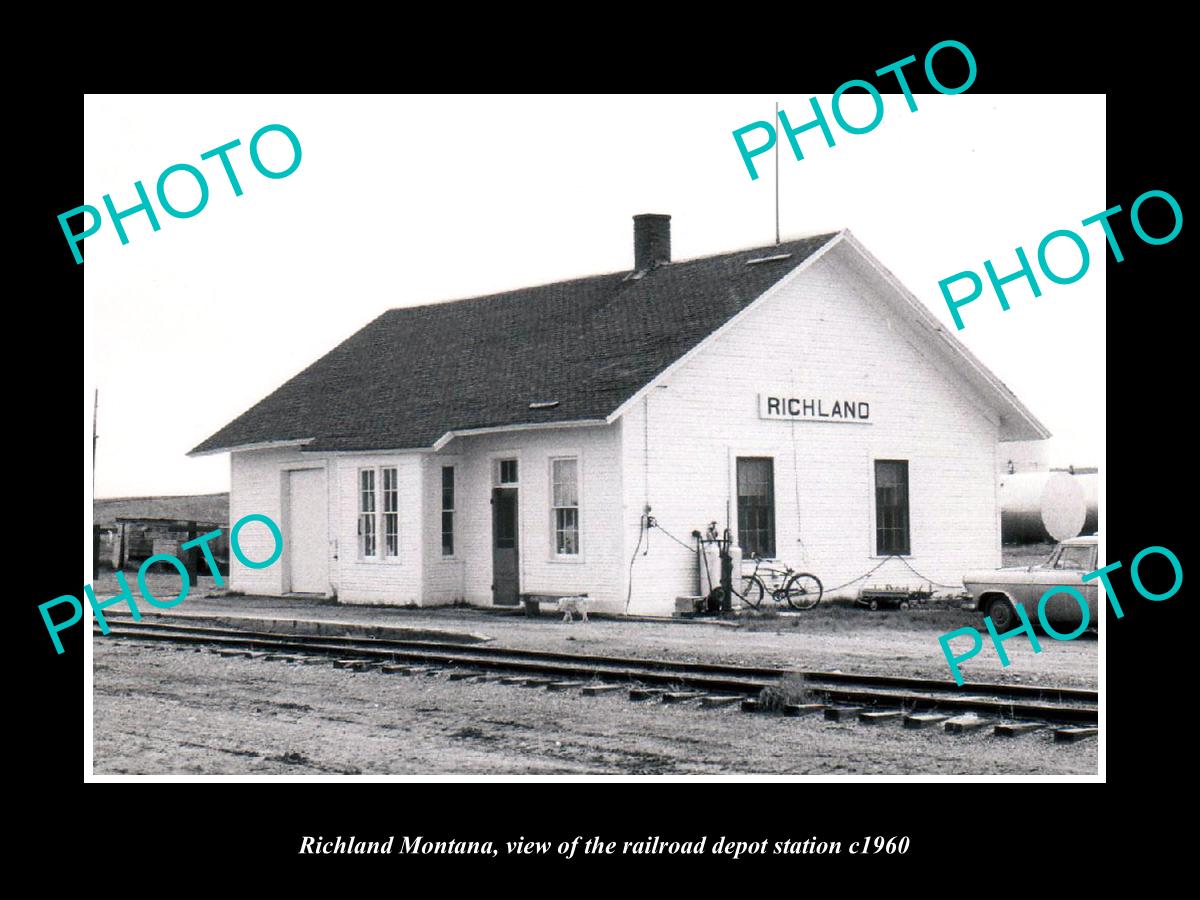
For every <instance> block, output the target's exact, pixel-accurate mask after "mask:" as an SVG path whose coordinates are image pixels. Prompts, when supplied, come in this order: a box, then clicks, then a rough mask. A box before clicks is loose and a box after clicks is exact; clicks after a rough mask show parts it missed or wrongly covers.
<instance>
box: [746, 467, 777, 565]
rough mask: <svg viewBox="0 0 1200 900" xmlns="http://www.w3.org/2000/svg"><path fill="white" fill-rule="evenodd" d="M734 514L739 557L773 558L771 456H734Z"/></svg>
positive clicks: (773, 478)
mask: <svg viewBox="0 0 1200 900" xmlns="http://www.w3.org/2000/svg"><path fill="white" fill-rule="evenodd" d="M737 515H738V546H739V547H741V548H742V554H743V555H744V556H746V557H749V556H750V555H751V554H754V553H757V554H758V555H759V556H765V557H767V558H774V556H775V460H774V459H772V458H771V457H769V456H739V457H738V460H737Z"/></svg>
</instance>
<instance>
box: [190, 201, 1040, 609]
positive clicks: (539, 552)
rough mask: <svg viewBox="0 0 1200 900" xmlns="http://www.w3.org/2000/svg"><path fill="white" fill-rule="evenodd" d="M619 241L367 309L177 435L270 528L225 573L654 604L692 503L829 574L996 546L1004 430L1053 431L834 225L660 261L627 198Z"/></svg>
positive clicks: (277, 581) (288, 586)
mask: <svg viewBox="0 0 1200 900" xmlns="http://www.w3.org/2000/svg"><path fill="white" fill-rule="evenodd" d="M634 257H635V258H634V265H633V268H632V269H631V270H629V271H625V272H617V273H613V274H607V275H598V276H594V277H590V278H582V279H577V280H573V281H567V282H562V283H559V284H551V285H544V286H541V287H533V288H528V289H524V290H518V291H512V292H508V293H504V294H496V295H493V296H488V297H479V298H475V299H470V300H460V301H455V302H449V303H437V304H431V305H426V306H418V307H405V308H400V309H393V310H390V311H388V312H385V313H384V314H383V315H381V316H379V318H377V319H376V320H375V321H373V322H371V323H370V324H368V325H367V326H366V327H364V328H363V329H362V330H361V331H359V332H358V333H357V334H355V335H353V336H352V337H350V338H349V339H347V340H346V341H345V342H343V343H342V344H340V345H339V346H337V347H335V348H334V349H333V350H331V351H330V352H329V353H328V354H327V355H325V356H324V357H322V358H321V359H319V360H317V361H316V362H314V363H313V364H312V365H311V366H309V367H308V368H307V369H305V370H304V371H303V372H301V373H300V374H299V375H297V376H295V377H294V378H292V379H291V380H290V381H288V382H287V383H286V384H284V385H283V386H282V387H281V388H279V389H278V390H277V391H275V392H274V393H273V394H271V395H270V396H268V397H266V398H265V399H264V400H262V401H261V402H260V403H258V404H257V405H256V406H254V407H253V408H251V409H250V410H248V411H247V412H245V413H244V414H242V415H241V416H239V417H238V418H237V419H235V420H234V421H233V422H231V423H229V424H228V425H226V426H225V427H224V428H222V429H221V430H220V431H218V432H217V433H216V434H214V435H213V436H212V437H210V438H208V439H207V440H206V441H204V442H203V443H202V444H200V445H199V446H198V447H196V448H195V450H193V451H192V453H193V454H201V453H218V452H228V453H229V454H230V458H231V469H232V475H231V492H230V520H231V521H237V520H238V519H240V518H241V517H242V516H245V515H248V514H251V513H265V514H266V515H268V516H270V517H271V518H272V519H274V520H275V521H276V522H278V523H279V525H280V528H281V530H282V533H283V536H284V550H283V555H282V557H281V559H280V560H279V562H278V563H277V564H275V565H272V566H270V567H269V568H266V569H261V570H255V569H249V568H247V567H245V566H243V565H241V564H240V563H239V562H238V561H237V560H233V561H232V569H231V573H230V581H231V585H232V587H233V588H235V589H237V590H241V591H244V592H246V593H248V594H249V593H255V594H285V593H311V594H319V595H324V596H336V597H337V598H338V599H339V600H340V601H343V602H346V603H382V604H418V605H437V604H447V603H453V602H456V601H466V602H468V603H472V604H480V605H492V604H500V605H508V604H514V603H516V602H517V598H518V597H519V595H521V594H524V593H535V594H537V593H541V594H572V593H587V594H588V595H589V598H590V599H591V602H592V606H593V608H594V609H601V610H609V611H613V612H622V611H626V610H627V611H628V612H630V613H650V614H668V613H670V612H671V611H672V610H673V609H674V606H675V604H674V599H675V597H676V596H679V595H684V594H694V593H696V592H697V580H698V566H697V558H696V555H695V554H694V553H691V552H689V551H688V550H687V549H686V548H685V547H682V546H680V545H679V544H677V543H675V542H674V541H672V540H671V539H670V538H669V537H667V534H668V533H669V534H670V535H673V536H675V537H676V538H678V539H680V540H681V541H683V542H684V543H685V544H691V533H692V532H693V530H701V531H703V530H704V529H705V527H706V526H707V524H708V523H709V522H711V521H716V522H718V523H719V525H720V526H721V527H722V528H723V527H724V526H725V524H726V522H727V521H728V523H729V525H730V527H731V528H732V530H733V532H734V535H735V536H736V539H737V542H738V544H739V545H740V546H741V548H742V549H743V551H744V552H745V553H746V554H747V555H749V553H751V552H757V553H759V554H761V555H763V556H770V557H775V558H778V559H780V560H781V561H784V562H788V563H791V564H792V565H793V566H795V567H797V568H802V569H804V570H806V571H810V572H813V573H815V574H817V575H818V576H819V577H820V578H821V579H822V580H823V581H824V583H825V584H826V585H827V586H831V585H837V584H840V583H842V582H844V581H847V580H849V579H851V578H854V577H855V576H857V575H860V574H862V573H863V572H865V571H867V570H868V569H870V568H872V567H873V566H875V565H878V564H879V562H880V561H881V560H885V559H887V558H888V557H890V556H898V557H900V558H899V559H891V560H889V561H888V562H887V563H886V564H885V565H884V567H883V568H881V569H880V571H879V572H877V573H876V574H875V575H874V576H872V579H871V582H870V583H892V584H901V583H903V584H910V585H914V586H915V585H916V584H918V583H920V579H919V578H917V576H915V575H913V573H912V571H910V570H909V568H908V567H907V566H905V565H903V563H902V560H903V561H905V562H907V563H909V565H911V567H912V568H913V569H915V570H917V571H918V572H920V573H922V574H923V575H925V576H928V577H929V578H932V579H935V580H936V581H938V582H943V583H946V584H961V575H962V573H963V572H965V571H967V570H969V569H980V568H987V567H994V566H998V565H999V564H1000V513H999V506H998V503H997V474H996V473H997V471H998V470H999V466H998V460H999V457H1000V456H1002V455H1003V454H1004V449H1003V448H1002V447H1001V442H1004V441H1015V440H1037V439H1044V438H1046V437H1048V436H1049V433H1048V432H1047V430H1046V429H1045V427H1044V426H1043V425H1042V424H1041V423H1039V422H1038V421H1037V420H1036V419H1035V418H1034V417H1033V415H1032V414H1031V413H1030V412H1029V411H1028V410H1027V409H1026V408H1025V407H1024V406H1023V405H1022V404H1021V402H1020V401H1019V400H1018V399H1017V398H1016V397H1015V396H1014V395H1013V393H1012V392H1011V391H1010V390H1008V388H1007V387H1005V385H1004V384H1002V383H1001V382H1000V380H999V379H998V378H996V376H995V375H993V374H992V373H991V372H990V371H988V369H987V368H986V367H984V366H983V365H982V364H981V363H980V362H979V361H978V360H977V359H975V358H974V357H973V356H972V355H971V354H970V353H969V352H968V351H967V350H966V349H965V348H964V347H963V346H962V345H961V344H960V343H959V342H958V341H957V340H956V339H955V338H954V337H953V336H952V335H951V334H950V333H948V332H947V330H946V326H945V324H944V323H942V322H940V321H938V320H937V319H936V318H935V317H934V316H933V315H932V314H931V313H929V312H928V311H927V310H926V309H925V308H924V307H923V306H922V305H921V304H920V302H918V301H917V299H916V298H915V297H914V296H913V295H912V294H911V293H909V291H908V290H906V289H905V288H904V286H903V285H901V284H900V283H899V282H898V281H897V280H896V279H895V277H894V276H893V275H892V274H891V273H890V272H888V271H887V269H885V268H884V267H883V266H882V265H881V264H880V263H879V261H878V260H876V259H875V258H874V257H873V256H872V255H871V254H870V253H869V252H868V251H867V250H866V249H865V248H864V247H863V246H862V245H861V244H860V243H859V242H858V240H857V239H856V238H855V237H854V236H853V235H852V234H851V233H850V232H849V231H841V232H837V233H834V234H824V235H819V236H816V237H810V238H805V239H802V240H796V241H790V242H785V243H781V244H778V245H773V246H769V247H765V248H758V249H752V250H739V251H736V252H732V253H726V254H722V255H719V256H711V257H705V258H702V259H694V260H687V261H680V262H673V261H672V260H671V258H670V218H669V217H668V216H659V215H646V216H637V217H635V219H634ZM647 508H649V509H650V513H649V515H651V516H653V517H654V519H655V521H656V522H657V524H658V525H659V526H661V529H662V530H660V529H658V528H654V529H650V530H649V531H646V529H645V528H644V526H645V522H646V519H645V518H644V517H645V515H646V510H647ZM727 517H728V518H727ZM241 540H242V544H243V546H244V547H245V548H246V551H247V553H248V554H249V555H250V557H251V558H256V557H257V558H259V559H261V558H265V557H266V556H268V555H269V553H270V550H271V546H272V545H271V538H270V535H269V533H268V532H267V530H266V529H265V528H261V529H259V528H257V526H254V527H251V526H248V527H247V528H246V529H245V530H244V531H243V532H242V535H241ZM256 542H257V544H261V546H257V545H256ZM635 550H636V554H635ZM861 584H862V583H861V582H860V583H859V584H856V585H855V588H857V587H859V586H861Z"/></svg>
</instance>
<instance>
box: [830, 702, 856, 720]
mask: <svg viewBox="0 0 1200 900" xmlns="http://www.w3.org/2000/svg"><path fill="white" fill-rule="evenodd" d="M860 712H864V710H863V708H862V707H861V706H827V707H825V720H826V721H827V722H841V721H842V720H843V719H853V718H855V717H856V716H858V714H859V713H860Z"/></svg>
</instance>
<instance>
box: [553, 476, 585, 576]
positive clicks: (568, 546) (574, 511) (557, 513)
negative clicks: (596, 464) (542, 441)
mask: <svg viewBox="0 0 1200 900" xmlns="http://www.w3.org/2000/svg"><path fill="white" fill-rule="evenodd" d="M550 483H551V492H550V493H551V501H550V502H551V525H552V527H553V529H554V553H555V555H556V556H578V555H579V460H578V459H576V458H574V457H567V458H563V459H552V460H550Z"/></svg>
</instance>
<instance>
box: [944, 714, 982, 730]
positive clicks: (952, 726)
mask: <svg viewBox="0 0 1200 900" xmlns="http://www.w3.org/2000/svg"><path fill="white" fill-rule="evenodd" d="M991 724H992V721H991V719H981V718H979V716H955V717H954V718H953V719H949V720H947V722H946V724H945V726H944V727H945V729H946V732H947V733H948V734H967V733H969V732H972V731H978V730H979V729H980V728H986V727H987V726H988V725H991Z"/></svg>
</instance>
